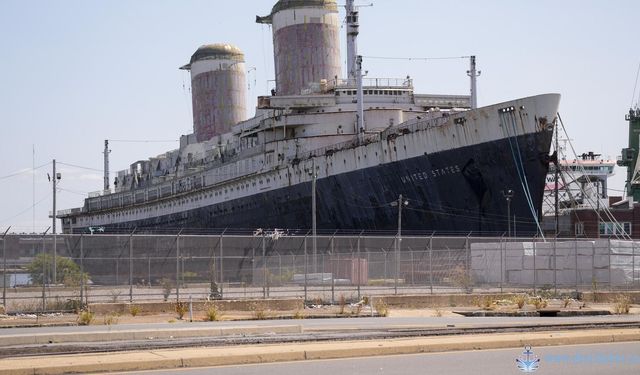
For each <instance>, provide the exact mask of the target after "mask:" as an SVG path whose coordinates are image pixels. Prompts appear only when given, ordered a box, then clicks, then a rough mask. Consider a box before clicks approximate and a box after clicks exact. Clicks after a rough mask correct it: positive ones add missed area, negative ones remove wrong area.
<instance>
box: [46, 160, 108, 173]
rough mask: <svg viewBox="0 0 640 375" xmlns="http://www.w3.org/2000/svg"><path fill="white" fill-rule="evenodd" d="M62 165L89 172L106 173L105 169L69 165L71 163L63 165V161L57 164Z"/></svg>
mask: <svg viewBox="0 0 640 375" xmlns="http://www.w3.org/2000/svg"><path fill="white" fill-rule="evenodd" d="M57 163H58V164H60V165H65V166H67V167H73V168H79V169H86V170H88V171H95V172H104V169H98V168H91V167H83V166H82V165H76V164H69V163H63V162H61V161H59V162H57Z"/></svg>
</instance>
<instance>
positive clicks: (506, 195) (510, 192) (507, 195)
mask: <svg viewBox="0 0 640 375" xmlns="http://www.w3.org/2000/svg"><path fill="white" fill-rule="evenodd" d="M502 195H503V196H504V199H506V200H507V228H508V232H507V233H508V237H509V238H511V199H512V198H513V190H511V189H509V190H507V191H506V192H505V191H504V190H503V191H502Z"/></svg>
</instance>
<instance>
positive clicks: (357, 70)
mask: <svg viewBox="0 0 640 375" xmlns="http://www.w3.org/2000/svg"><path fill="white" fill-rule="evenodd" d="M354 3H355V0H347V5H346V9H347V73H348V74H349V81H350V82H353V81H354V80H355V84H356V89H357V93H356V95H357V110H356V133H357V134H358V135H360V134H362V133H364V89H363V83H362V77H363V74H362V56H360V55H358V34H359V33H360V32H359V29H360V25H359V23H358V11H357V10H356V6H355V5H354Z"/></svg>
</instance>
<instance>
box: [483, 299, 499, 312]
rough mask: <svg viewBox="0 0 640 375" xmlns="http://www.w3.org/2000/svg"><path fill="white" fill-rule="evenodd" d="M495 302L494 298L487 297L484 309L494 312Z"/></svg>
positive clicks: (484, 300) (484, 301)
mask: <svg viewBox="0 0 640 375" xmlns="http://www.w3.org/2000/svg"><path fill="white" fill-rule="evenodd" d="M495 302H496V301H495V298H494V297H493V296H485V297H484V299H483V300H482V308H483V309H485V310H493V309H494V304H495Z"/></svg>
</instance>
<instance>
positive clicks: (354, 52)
mask: <svg viewBox="0 0 640 375" xmlns="http://www.w3.org/2000/svg"><path fill="white" fill-rule="evenodd" d="M354 2H355V0H347V5H346V8H347V74H348V78H349V80H353V79H356V65H357V62H356V59H357V56H358V34H359V33H360V24H359V23H358V11H357V10H356V7H355V5H354Z"/></svg>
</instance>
